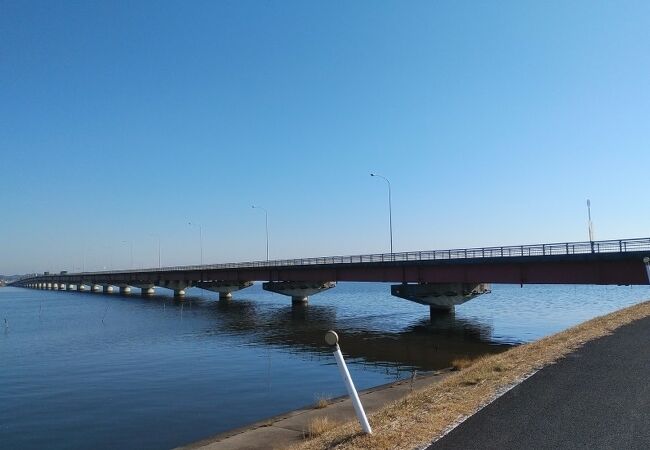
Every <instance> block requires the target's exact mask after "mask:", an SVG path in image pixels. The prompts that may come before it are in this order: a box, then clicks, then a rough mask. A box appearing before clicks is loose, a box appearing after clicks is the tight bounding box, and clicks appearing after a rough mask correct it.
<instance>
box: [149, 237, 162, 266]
mask: <svg viewBox="0 0 650 450" xmlns="http://www.w3.org/2000/svg"><path fill="white" fill-rule="evenodd" d="M149 236H151V237H152V238H156V239H158V268H159V269H160V235H158V234H150V235H149Z"/></svg>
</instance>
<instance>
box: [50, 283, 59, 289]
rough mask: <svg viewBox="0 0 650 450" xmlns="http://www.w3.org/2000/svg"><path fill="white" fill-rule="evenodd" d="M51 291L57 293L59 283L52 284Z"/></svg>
mask: <svg viewBox="0 0 650 450" xmlns="http://www.w3.org/2000/svg"><path fill="white" fill-rule="evenodd" d="M52 290H53V291H58V290H59V283H52Z"/></svg>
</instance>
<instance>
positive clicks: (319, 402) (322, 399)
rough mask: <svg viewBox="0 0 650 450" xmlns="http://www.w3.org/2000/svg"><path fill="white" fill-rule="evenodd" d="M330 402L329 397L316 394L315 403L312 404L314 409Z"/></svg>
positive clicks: (323, 406)
mask: <svg viewBox="0 0 650 450" xmlns="http://www.w3.org/2000/svg"><path fill="white" fill-rule="evenodd" d="M329 404H330V401H329V397H328V396H326V395H318V396H317V397H316V403H315V404H314V409H322V408H325V407H326V406H327V405H329Z"/></svg>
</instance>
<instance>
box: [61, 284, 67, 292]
mask: <svg viewBox="0 0 650 450" xmlns="http://www.w3.org/2000/svg"><path fill="white" fill-rule="evenodd" d="M59 290H60V291H67V290H68V284H67V283H59Z"/></svg>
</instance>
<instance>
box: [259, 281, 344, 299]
mask: <svg viewBox="0 0 650 450" xmlns="http://www.w3.org/2000/svg"><path fill="white" fill-rule="evenodd" d="M335 286H336V282H335V281H269V282H267V283H264V284H262V288H263V289H264V290H265V291H269V292H275V293H276V294H282V295H288V296H290V297H291V302H292V303H307V301H309V296H310V295H314V294H318V293H320V292H323V291H326V290H328V289H331V288H333V287H335Z"/></svg>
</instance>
